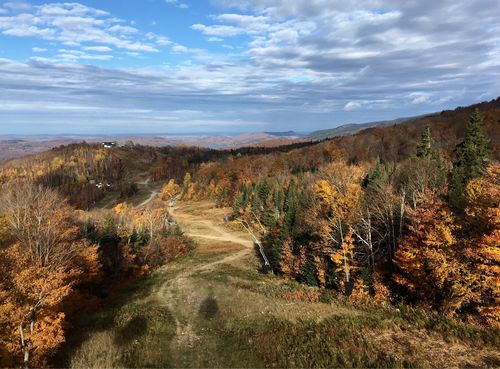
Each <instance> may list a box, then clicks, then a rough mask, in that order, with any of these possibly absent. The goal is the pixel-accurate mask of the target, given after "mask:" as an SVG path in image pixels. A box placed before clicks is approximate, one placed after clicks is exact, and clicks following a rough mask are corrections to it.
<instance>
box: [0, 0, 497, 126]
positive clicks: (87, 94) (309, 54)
mask: <svg viewBox="0 0 500 369" xmlns="http://www.w3.org/2000/svg"><path fill="white" fill-rule="evenodd" d="M498 95H500V0H470V1H461V0H405V1H401V0H342V1H340V0H338V1H337V0H81V1H79V2H50V1H41V0H32V1H21V0H10V1H2V0H0V134H112V133H122V134H127V133H143V134H147V133H156V134H158V133H165V134H168V133H201V132H212V133H237V132H262V131H285V130H286V131H288V130H295V131H298V132H309V131H313V130H316V129H324V128H333V127H336V126H338V125H341V124H345V123H360V122H369V121H379V120H386V119H394V118H398V117H407V116H414V115H420V114H424V113H429V112H436V111H441V110H444V109H450V108H455V107H457V106H465V105H470V104H473V103H477V102H480V101H486V100H491V99H493V98H496V97H498Z"/></svg>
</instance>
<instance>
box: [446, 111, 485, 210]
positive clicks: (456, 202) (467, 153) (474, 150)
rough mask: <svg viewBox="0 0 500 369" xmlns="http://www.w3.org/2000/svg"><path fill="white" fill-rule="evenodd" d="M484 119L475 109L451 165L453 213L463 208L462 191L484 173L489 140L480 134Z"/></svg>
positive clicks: (451, 202)
mask: <svg viewBox="0 0 500 369" xmlns="http://www.w3.org/2000/svg"><path fill="white" fill-rule="evenodd" d="M483 124H484V117H483V115H482V114H481V113H480V112H479V110H478V109H476V110H475V111H474V112H473V113H472V115H471V117H470V119H469V123H468V125H467V133H466V136H465V139H464V141H463V142H462V143H460V144H459V145H458V146H457V149H456V155H457V158H456V160H455V162H454V163H453V171H452V173H451V180H450V194H449V197H450V205H451V206H452V208H453V209H454V210H455V211H462V210H463V209H464V206H465V198H464V190H465V188H466V186H467V184H468V183H469V182H470V181H471V180H472V179H474V178H478V177H481V176H482V175H483V174H485V173H486V169H487V167H488V163H489V155H490V149H489V140H488V139H487V138H486V136H485V135H484V134H483V133H482V132H481V131H482V127H483Z"/></svg>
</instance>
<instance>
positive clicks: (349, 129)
mask: <svg viewBox="0 0 500 369" xmlns="http://www.w3.org/2000/svg"><path fill="white" fill-rule="evenodd" d="M422 117H425V115H421V116H415V117H407V118H398V119H393V120H384V121H379V122H368V123H359V124H356V123H351V124H344V125H341V126H339V127H336V128H331V129H322V130H320V131H314V132H312V133H310V134H308V135H307V138H309V139H311V140H313V141H321V140H326V139H328V138H334V137H340V136H347V135H352V134H354V133H357V132H359V131H362V130H363V129H366V128H372V127H386V126H392V125H395V124H401V123H404V122H408V121H410V120H413V119H418V118H422Z"/></svg>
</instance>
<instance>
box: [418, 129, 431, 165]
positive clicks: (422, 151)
mask: <svg viewBox="0 0 500 369" xmlns="http://www.w3.org/2000/svg"><path fill="white" fill-rule="evenodd" d="M432 144H433V140H432V135H431V127H430V126H426V127H425V129H424V131H423V132H422V136H421V137H420V142H419V143H418V144H417V158H429V157H431V156H432V155H433V152H434V149H433V145H432Z"/></svg>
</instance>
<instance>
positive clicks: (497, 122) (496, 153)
mask: <svg viewBox="0 0 500 369" xmlns="http://www.w3.org/2000/svg"><path fill="white" fill-rule="evenodd" d="M475 109H479V110H480V111H481V112H483V113H484V115H485V126H484V129H483V131H484V133H485V134H486V135H487V136H488V138H489V139H490V147H491V149H492V151H493V158H494V159H495V160H499V159H500V135H499V134H498V132H500V97H499V98H497V99H495V100H492V101H489V102H483V103H480V104H474V105H471V106H467V107H459V108H456V109H455V110H446V111H442V112H440V113H436V114H431V115H427V116H425V117H420V118H415V119H410V120H408V121H405V122H404V123H401V124H394V125H392V126H387V127H372V128H367V129H364V130H362V131H360V132H358V133H356V134H353V135H348V136H344V137H337V138H334V139H332V140H330V141H329V142H330V143H331V144H334V145H336V146H338V148H339V149H341V150H343V151H344V152H345V153H346V154H347V156H348V160H351V161H363V160H370V159H374V158H376V157H380V158H381V159H382V160H387V161H394V160H395V161H398V160H401V159H402V158H406V157H408V156H410V155H412V153H413V152H415V149H416V140H417V138H418V137H419V136H420V134H421V132H422V131H423V129H424V128H425V127H426V126H429V127H430V128H431V131H432V135H433V137H434V141H435V144H436V147H437V148H439V149H441V150H443V152H444V153H445V154H446V155H447V156H448V157H449V158H452V157H453V156H454V150H455V147H456V145H457V144H458V143H459V142H460V140H461V139H462V138H463V137H464V136H465V132H466V125H467V122H468V120H469V117H470V115H471V114H472V112H473V111H474V110H475Z"/></svg>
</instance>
